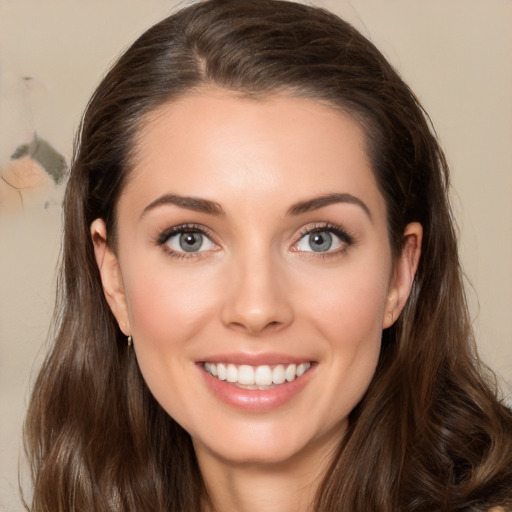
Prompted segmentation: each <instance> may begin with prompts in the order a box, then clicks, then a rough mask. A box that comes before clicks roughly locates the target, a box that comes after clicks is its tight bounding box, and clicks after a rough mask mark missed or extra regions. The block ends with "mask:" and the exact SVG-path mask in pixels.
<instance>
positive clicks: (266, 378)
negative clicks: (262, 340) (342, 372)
mask: <svg viewBox="0 0 512 512" xmlns="http://www.w3.org/2000/svg"><path fill="white" fill-rule="evenodd" d="M310 367H311V363H301V364H289V365H286V366H285V365H283V364H278V365H277V366H275V367H274V368H271V367H270V366H267V365H263V366H249V365H247V364H242V365H240V366H236V365H234V364H224V363H217V364H215V363H204V369H205V370H206V371H207V372H208V373H209V374H210V375H213V376H214V377H217V378H218V379H219V380H226V381H228V382H233V383H238V384H242V385H246V386H254V385H255V386H270V385H271V384H282V383H283V382H285V381H288V382H292V381H293V380H295V379H296V378H297V377H300V376H301V375H302V374H304V372H306V371H307V370H309V368H310Z"/></svg>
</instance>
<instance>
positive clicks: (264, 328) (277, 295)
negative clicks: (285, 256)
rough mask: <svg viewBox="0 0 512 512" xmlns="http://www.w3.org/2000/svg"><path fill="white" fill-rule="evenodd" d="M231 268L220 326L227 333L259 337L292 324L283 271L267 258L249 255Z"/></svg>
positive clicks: (288, 295)
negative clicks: (237, 332) (229, 331)
mask: <svg viewBox="0 0 512 512" xmlns="http://www.w3.org/2000/svg"><path fill="white" fill-rule="evenodd" d="M241 260H242V261H241V262H239V263H237V264H235V265H232V266H231V268H230V272H229V283H226V291H227V293H226V300H225V302H224V303H223V308H222V322H223V323H224V325H226V326H227V327H229V328H230V329H234V330H237V331H240V332H245V333H247V334H250V335H252V336H261V335H263V334H265V333H269V332H277V331H280V330H282V329H284V328H285V327H287V326H288V325H290V324H291V323H292V322H293V316H294V313H293V307H292V300H291V299H292V297H291V295H290V290H289V289H288V287H287V286H286V278H285V276H284V271H283V269H282V268H280V267H279V265H278V264H277V263H276V262H273V261H272V258H271V257H270V256H266V255H260V256H257V255H254V254H253V255H252V257H250V258H241Z"/></svg>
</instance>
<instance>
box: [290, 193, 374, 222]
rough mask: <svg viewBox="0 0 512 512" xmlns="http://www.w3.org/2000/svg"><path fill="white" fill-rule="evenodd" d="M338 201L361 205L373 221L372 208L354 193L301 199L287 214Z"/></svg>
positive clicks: (321, 206) (303, 211)
mask: <svg viewBox="0 0 512 512" xmlns="http://www.w3.org/2000/svg"><path fill="white" fill-rule="evenodd" d="M336 203H349V204H355V205H357V206H359V207H361V208H362V209H363V211H364V212H365V213H366V215H368V217H369V218H370V220H371V221H372V222H373V217H372V214H371V212H370V208H368V206H366V203H364V202H363V201H362V200H361V199H359V198H358V197H356V196H353V195H352V194H327V195H325V196H320V197H314V198H313V199H308V200H306V201H299V202H298V203H295V204H293V205H292V206H291V207H290V208H289V209H288V212H287V215H301V214H302V213H307V212H311V211H313V210H318V209H319V208H323V207H324V206H329V205H331V204H336Z"/></svg>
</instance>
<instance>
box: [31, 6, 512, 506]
mask: <svg viewBox="0 0 512 512" xmlns="http://www.w3.org/2000/svg"><path fill="white" fill-rule="evenodd" d="M207 85H215V86H217V87H222V88H225V89H228V90H234V91H238V92H241V93H243V94H247V95H253V96H258V97H267V96H270V95H274V94H277V93H286V94H290V95H293V96H297V97H305V98H311V99H314V100H318V101H322V102H325V103H327V104H328V105H331V106H332V107H333V108H335V109H341V110H342V111H344V112H346V113H348V114H349V115H351V116H352V118H353V119H355V120H356V121H357V122H358V123H360V125H361V126H362V127H363V129H364V133H365V136H366V146H367V152H368V155H369V157H370V160H371V163H372V169H373V172H374V174H375V177H376V181H377V184H378V187H379V189H380V191H381V193H382V195H383V197H384V198H385V200H386V204H387V214H388V219H387V221H388V231H389V240H390V244H391V247H392V250H393V253H394V255H395V256H396V255H398V254H399V252H400V249H401V247H402V244H403V232H404V228H405V226H406V225H407V224H408V223H409V222H412V221H418V222H420V223H421V224H422V226H423V229H424V237H423V246H422V256H421V260H420V264H419V268H418V272H417V275H416V278H415V281H414V284H413V289H412V293H411V295H410V298H409V300H408V302H407V304H406V307H405V309H404V311H403V312H402V315H401V316H400V318H399V319H398V321H397V322H396V323H395V324H394V325H393V326H392V327H390V328H389V329H387V330H385V331H384V332H383V337H382V349H381V357H380V361H379V365H378V368H377V371H376V374H375V376H374V378H373V381H372V383H371V385H370V388H369V389H368V391H367V393H366V395H365V396H364V398H363V400H362V401H361V402H360V403H359V404H358V405H357V407H356V408H355V410H354V411H353V412H352V413H351V416H350V426H349V429H348V432H347V433H346V434H345V435H344V436H343V435H341V434H340V444H339V449H338V451H337V453H336V454H335V456H334V457H333V460H332V464H331V467H330V469H329V470H328V471H327V472H326V474H325V476H324V478H323V481H322V483H321V485H320V486H319V488H318V491H317V494H316V498H315V502H314V504H312V509H313V510H315V511H317V512H333V511H349V512H363V511H364V512H367V511H369V510H371V511H372V512H396V511H402V512H412V511H415V512H417V511H429V512H431V511H446V512H449V511H469V510H472V511H480V510H481V511H484V510H489V509H490V508H491V507H493V506H498V505H501V506H504V507H508V506H512V498H511V493H512V491H511V489H512V414H511V412H510V410H509V409H508V408H506V407H505V406H504V405H503V404H502V403H501V402H500V400H499V399H498V397H497V395H496V391H495V390H494V387H495V386H491V385H490V384H489V383H488V379H487V378H486V377H485V374H486V373H485V371H484V369H483V368H482V365H481V363H480V362H479V360H478V357H477V354H476V350H475V348H474V342H473V337H472V331H471V326H470V320H469V317H468V311H467V305H466V301H465V296H464V290H463V281H462V272H461V268H460V264H459V259H458V253H457V242H456V233H455V231H454V222H453V219H452V216H451V212H450V206H449V204H448V200H447V192H448V188H449V175H448V168H447V165H446V161H445V157H444V155H443V152H442V150H441V148H440V146H439V144H438V142H437V140H436V137H435V134H434V132H433V129H432V128H431V126H430V123H429V119H428V116H426V114H425V113H424V111H423V109H422V107H421V105H420V104H419V102H418V101H417V99H416V98H415V96H414V95H413V93H412V92H411V91H410V90H409V88H408V87H407V85H406V84H405V83H404V82H403V81H402V79H401V78H400V77H399V75H398V74H397V72H396V71H395V70H394V69H393V68H392V67H391V66H390V64H389V63H388V62H387V61H386V59H385V58H384V57H383V56H382V54H381V53H380V52H379V51H378V50H377V49H376V48H375V46H374V45H373V44H372V43H370V42H369V41H368V40H367V39H366V38H364V37H363V36H362V35H361V34H360V33H358V32H357V31H356V30H355V29H354V28H353V27H351V26H350V25H349V24H348V23H346V22H344V21H343V20H341V19H339V18H338V17H336V16H335V15H333V14H331V13H329V12H327V11H324V10H322V9H318V8H314V7H310V6H305V5H299V4H295V3H291V2H283V1H279V0H257V1H250V0H210V1H205V2H199V3H197V4H194V5H191V6H188V7H186V8H184V9H182V10H181V11H178V12H177V13H175V14H174V15H172V16H170V17H169V18H167V19H165V20H163V21H162V22H160V23H158V24H157V25H155V26H154V27H152V28H150V29H149V30H148V31H147V32H146V33H145V34H143V35H142V36H141V37H140V38H139V39H138V40H137V41H136V42H135V43H134V44H133V45H132V46H131V47H130V48H129V49H128V50H127V51H126V53H125V54H124V55H123V56H122V57H121V58H120V59H119V60H118V62H117V63H116V64H115V65H114V66H113V67H112V69H111V70H110V71H109V73H108V74H107V75H106V76H105V78H104V79H103V80H102V82H101V84H100V85H99V87H98V88H97V90H96V92H95V93H94V95H93V97H92V99H91V101H90V102H89V105H88V107H87V109H86V112H85V114H84V117H83V120H82V125H81V129H80V131H79V135H78V136H77V140H76V144H75V155H74V158H73V164H72V168H71V171H70V176H69V182H68V186H67V191H66V196H65V204H64V212H65V226H64V242H63V256H62V268H61V273H60V279H59V290H60V291H59V294H58V299H57V307H56V313H55V324H56V326H57V327H56V333H55V340H54V341H53V342H52V347H51V350H50V352H49V355H48V356H47V358H46V361H45V362H44V364H43V366H42V369H41V371H40V374H39V376H38V378H37V381H36V383H35V386H34V390H33V394H32V398H31V402H30V406H29V410H28V415H27V419H26V425H25V439H26V451H27V454H28V457H29V460H30V462H31V467H32V477H33V499H32V502H31V505H28V507H29V509H30V510H32V511H33V512H43V511H51V512H64V511H66V512H70V511H84V510H90V511H92V510H94V511H95V512H103V511H107V510H108V511H129V510H130V511H133V510H138V511H144V512H151V511H155V512H156V511H159V512H163V511H174V512H177V511H182V512H183V511H187V512H192V511H199V510H200V509H201V502H202V500H207V499H208V497H207V493H206V489H205V486H204V483H203V481H202V479H201V475H200V472H199V469H198V466H197V462H196V459H195V455H194V451H193V448H192V443H191V439H190V436H189V435H188V434H187V433H186V432H185V431H184V430H183V429H182V428H181V427H180V426H179V425H178V424H177V423H176V422H175V421H174V420H173V419H172V418H171V417H169V415H168V414H167V413H166V412H165V411H164V410H163V409H162V408H161V407H160V405H159V404H158V403H157V402H156V400H155V399H154V398H153V397H152V395H151V394H150V392H149V390H148V388H147V387H146V385H145V383H144V380H143V378H142V376H141V373H140V371H139V368H138V366H137V362H136V360H135V358H134V357H133V354H132V353H131V351H129V350H128V348H127V345H126V338H125V337H124V335H123V334H122V333H121V331H120V330H119V327H118V325H117V323H116V321H115V319H114V317H113V315H112V313H111V312H110V309H109V307H108V305H107V303H106V301H105V298H104V295H103V290H102V286H101V281H100V276H99V272H98V268H97V265H96V262H95V258H94V252H93V245H92V241H91V237H90V224H91V222H92V221H93V220H95V219H96V218H102V219H104V221H105V222H106V225H107V231H108V233H109V243H110V244H112V246H113V247H114V248H115V244H116V241H115V235H116V204H117V201H118V198H119V196H120V194H121V192H122V190H123V186H124V184H125V182H126V178H127V175H128V174H129V172H130V169H131V165H132V162H133V159H134V157H135V153H136V150H137V135H138V134H139V133H140V130H141V129H143V126H144V122H145V120H147V119H148V116H150V115H151V113H152V112H154V111H155V109H158V108H159V107H160V106H162V105H163V104H165V103H168V102H172V101H173V100H174V99H176V98H178V97H180V96H182V95H185V94H187V93H189V92H190V91H192V90H198V89H201V88H202V87H204V86H207ZM491 382H492V381H491Z"/></svg>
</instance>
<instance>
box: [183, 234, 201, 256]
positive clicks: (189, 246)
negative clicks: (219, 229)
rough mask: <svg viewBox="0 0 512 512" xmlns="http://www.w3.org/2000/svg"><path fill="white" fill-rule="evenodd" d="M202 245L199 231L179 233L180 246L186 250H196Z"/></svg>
mask: <svg viewBox="0 0 512 512" xmlns="http://www.w3.org/2000/svg"><path fill="white" fill-rule="evenodd" d="M201 245H203V235H201V233H182V234H181V235H180V247H181V248H182V249H183V250H184V251H186V252H195V251H198V250H199V249H200V248H201Z"/></svg>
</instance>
